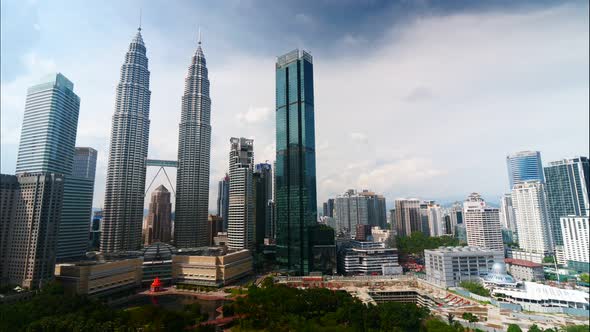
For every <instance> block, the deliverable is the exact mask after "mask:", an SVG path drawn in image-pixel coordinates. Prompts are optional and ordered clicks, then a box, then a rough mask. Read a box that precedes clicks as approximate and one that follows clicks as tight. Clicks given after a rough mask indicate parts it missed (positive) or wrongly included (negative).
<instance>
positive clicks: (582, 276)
mask: <svg viewBox="0 0 590 332" xmlns="http://www.w3.org/2000/svg"><path fill="white" fill-rule="evenodd" d="M580 280H582V281H583V282H585V283H587V284H590V275H589V274H588V273H582V274H580Z"/></svg>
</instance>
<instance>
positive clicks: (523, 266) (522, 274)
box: [504, 258, 545, 281]
mask: <svg viewBox="0 0 590 332" xmlns="http://www.w3.org/2000/svg"><path fill="white" fill-rule="evenodd" d="M504 261H505V262H506V271H508V273H510V274H511V275H512V276H513V277H514V278H516V279H518V280H522V281H542V280H545V273H544V272H543V265H541V264H539V263H534V262H531V261H525V260H522V259H514V258H506V259H505V260H504Z"/></svg>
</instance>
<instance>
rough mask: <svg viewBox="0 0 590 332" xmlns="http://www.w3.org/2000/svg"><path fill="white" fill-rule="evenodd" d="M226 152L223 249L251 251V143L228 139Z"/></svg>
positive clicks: (252, 221)
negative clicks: (226, 212) (224, 238)
mask: <svg viewBox="0 0 590 332" xmlns="http://www.w3.org/2000/svg"><path fill="white" fill-rule="evenodd" d="M230 143H231V150H230V152H229V215H228V231H227V233H228V235H227V240H228V241H227V242H228V244H227V247H228V248H229V249H232V250H241V249H253V248H254V244H255V234H254V231H255V228H254V187H253V185H252V171H253V168H254V140H251V139H246V138H243V137H241V138H236V137H232V138H231V139H230Z"/></svg>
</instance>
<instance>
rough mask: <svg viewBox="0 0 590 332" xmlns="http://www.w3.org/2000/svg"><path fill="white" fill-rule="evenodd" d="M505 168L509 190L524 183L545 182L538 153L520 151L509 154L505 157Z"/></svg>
mask: <svg viewBox="0 0 590 332" xmlns="http://www.w3.org/2000/svg"><path fill="white" fill-rule="evenodd" d="M506 166H507V167H508V180H509V181H510V189H512V188H514V185H515V184H519V183H523V182H524V181H540V182H545V179H544V177H543V166H542V164H541V153H540V152H539V151H520V152H517V153H513V154H510V155H508V156H507V157H506Z"/></svg>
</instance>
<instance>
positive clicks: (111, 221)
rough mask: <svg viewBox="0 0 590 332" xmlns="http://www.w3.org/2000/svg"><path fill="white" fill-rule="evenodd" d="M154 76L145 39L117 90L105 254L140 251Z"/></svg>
mask: <svg viewBox="0 0 590 332" xmlns="http://www.w3.org/2000/svg"><path fill="white" fill-rule="evenodd" d="M149 87H150V72H149V70H148V58H147V56H146V48H145V44H144V42H143V38H142V35H141V14H140V23H139V27H138V29H137V34H136V35H135V37H134V38H133V40H131V43H130V44H129V50H128V51H127V53H126V54H125V60H124V62H123V65H122V66H121V76H120V80H119V84H118V85H117V89H116V98H115V114H114V115H113V121H112V127H111V139H110V150H109V162H108V168H107V181H106V190H105V199H104V211H103V220H102V227H103V231H102V234H101V241H100V250H101V251H102V252H104V253H112V252H118V251H127V250H137V249H139V248H140V246H141V240H142V239H141V226H142V220H143V205H144V204H143V203H144V194H145V193H144V190H145V171H146V158H147V153H148V143H149V129H150V120H149V113H150V95H151V92H150V90H149Z"/></svg>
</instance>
